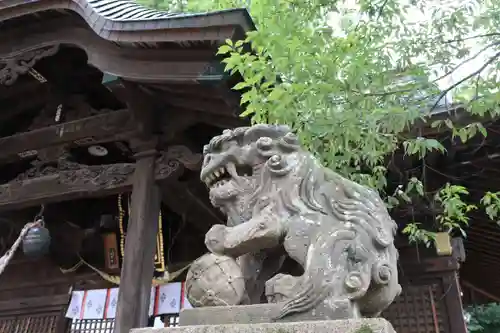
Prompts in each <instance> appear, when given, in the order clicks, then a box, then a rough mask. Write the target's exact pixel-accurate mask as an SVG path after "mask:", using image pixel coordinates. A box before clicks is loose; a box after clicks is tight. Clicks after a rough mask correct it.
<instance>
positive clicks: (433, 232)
mask: <svg viewBox="0 0 500 333" xmlns="http://www.w3.org/2000/svg"><path fill="white" fill-rule="evenodd" d="M468 194H469V192H468V191H467V189H466V188H465V187H463V186H459V185H451V184H449V183H448V184H446V185H445V186H444V187H443V188H441V189H440V190H439V191H438V192H437V193H436V194H435V195H434V196H433V198H432V200H429V201H430V203H428V209H429V210H430V211H431V213H432V214H433V216H434V217H433V223H430V224H426V226H425V228H422V227H421V224H420V223H416V222H412V223H408V224H407V225H406V226H405V227H404V229H403V234H405V235H407V237H408V239H409V241H410V243H423V244H424V245H425V246H426V247H431V246H432V245H434V247H435V249H436V253H437V255H439V256H450V255H452V252H453V247H454V246H453V244H454V243H457V245H458V244H459V243H461V242H462V237H464V238H465V237H466V232H465V230H464V229H465V228H466V227H467V226H468V225H469V219H470V218H469V213H470V212H471V211H473V210H475V209H477V207H476V206H475V205H469V204H467V203H466V202H465V201H464V199H463V197H464V196H467V195H468ZM457 234H459V237H455V238H454V239H453V240H452V236H453V235H457ZM458 246H460V245H458Z"/></svg>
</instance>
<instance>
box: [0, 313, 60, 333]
mask: <svg viewBox="0 0 500 333" xmlns="http://www.w3.org/2000/svg"><path fill="white" fill-rule="evenodd" d="M58 320H59V315H58V314H52V315H31V316H29V317H28V316H19V317H10V318H9V317H4V318H0V332H1V333H56V328H57V322H58Z"/></svg>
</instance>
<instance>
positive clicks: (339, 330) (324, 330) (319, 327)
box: [131, 318, 396, 333]
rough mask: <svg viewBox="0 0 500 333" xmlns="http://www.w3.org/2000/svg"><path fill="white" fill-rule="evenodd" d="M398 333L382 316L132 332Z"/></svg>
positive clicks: (185, 327)
mask: <svg viewBox="0 0 500 333" xmlns="http://www.w3.org/2000/svg"><path fill="white" fill-rule="evenodd" d="M312 332H314V333H396V331H394V328H393V327H392V325H391V324H390V323H389V322H388V321H386V320H385V319H382V318H373V319H349V320H329V321H304V322H290V323H271V324H269V323H267V324H265V323H260V324H232V325H198V326H181V327H175V328H141V329H133V330H132V331H131V333H312Z"/></svg>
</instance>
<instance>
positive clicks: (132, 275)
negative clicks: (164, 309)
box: [115, 156, 160, 333]
mask: <svg viewBox="0 0 500 333" xmlns="http://www.w3.org/2000/svg"><path fill="white" fill-rule="evenodd" d="M154 170H155V158H154V156H144V157H142V158H140V159H139V160H138V161H137V167H136V170H135V173H134V180H133V191H132V208H131V215H130V226H129V228H128V231H127V238H126V240H125V256H124V258H125V259H124V263H123V268H122V272H121V285H120V286H121V287H120V291H119V295H118V306H117V313H116V324H115V333H128V332H129V331H130V330H131V329H132V328H140V327H146V326H147V324H148V310H149V303H150V295H151V284H152V278H153V262H154V254H155V246H156V233H157V232H158V215H159V212H160V195H159V190H158V186H157V185H156V184H155V176H154Z"/></svg>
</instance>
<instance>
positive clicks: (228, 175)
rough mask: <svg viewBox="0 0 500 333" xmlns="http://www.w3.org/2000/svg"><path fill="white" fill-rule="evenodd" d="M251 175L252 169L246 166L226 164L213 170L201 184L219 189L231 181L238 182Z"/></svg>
mask: <svg viewBox="0 0 500 333" xmlns="http://www.w3.org/2000/svg"><path fill="white" fill-rule="evenodd" d="M252 174H253V170H252V167H250V166H248V165H239V164H234V163H228V164H227V165H225V166H223V167H220V168H218V169H214V170H213V171H212V172H210V173H208V175H207V176H206V177H205V178H204V179H203V182H204V183H205V184H206V185H207V186H208V187H209V188H214V187H219V186H222V185H225V184H226V183H227V182H229V181H231V180H236V181H237V180H238V178H240V177H245V176H251V175H252Z"/></svg>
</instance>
